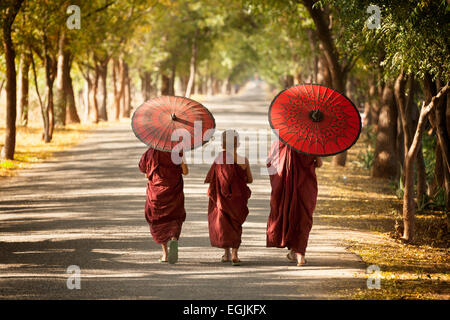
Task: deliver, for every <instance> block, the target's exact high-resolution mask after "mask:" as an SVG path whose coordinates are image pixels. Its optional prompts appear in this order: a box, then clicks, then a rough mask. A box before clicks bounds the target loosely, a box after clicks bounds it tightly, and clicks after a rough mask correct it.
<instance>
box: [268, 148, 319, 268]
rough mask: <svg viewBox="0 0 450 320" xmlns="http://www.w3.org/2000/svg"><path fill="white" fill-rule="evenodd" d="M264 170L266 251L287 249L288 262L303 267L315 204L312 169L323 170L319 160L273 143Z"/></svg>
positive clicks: (313, 170) (313, 173) (314, 182)
mask: <svg viewBox="0 0 450 320" xmlns="http://www.w3.org/2000/svg"><path fill="white" fill-rule="evenodd" d="M277 148H278V152H277ZM267 166H268V167H270V169H269V174H270V184H271V186H272V193H271V195H270V215H269V219H268V221H267V247H278V248H285V247H287V248H288V249H290V252H289V253H288V255H287V258H288V259H289V260H291V261H295V262H297V265H298V266H303V265H305V264H306V263H307V261H306V259H305V251H306V246H307V244H308V238H309V232H310V231H311V227H312V222H313V211H314V209H315V206H316V201H317V178H316V173H315V169H316V168H319V167H321V166H322V159H321V158H320V157H314V156H308V155H304V154H302V153H299V152H297V151H295V150H293V149H291V148H290V147H289V146H287V145H285V144H284V143H282V142H281V141H275V143H274V144H273V145H272V148H271V151H270V155H269V159H268V163H267Z"/></svg>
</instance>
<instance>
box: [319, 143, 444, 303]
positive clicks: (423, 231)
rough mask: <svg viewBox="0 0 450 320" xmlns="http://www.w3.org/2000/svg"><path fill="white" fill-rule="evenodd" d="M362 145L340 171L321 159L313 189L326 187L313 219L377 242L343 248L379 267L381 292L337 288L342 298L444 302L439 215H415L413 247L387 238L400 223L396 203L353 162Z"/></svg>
mask: <svg viewBox="0 0 450 320" xmlns="http://www.w3.org/2000/svg"><path fill="white" fill-rule="evenodd" d="M366 145H367V144H366V139H365V137H364V136H361V139H360V141H359V142H358V143H357V144H356V145H355V146H354V147H353V148H351V149H350V150H349V152H348V158H347V166H346V167H345V168H342V167H334V166H332V165H331V164H330V163H329V161H328V160H327V161H326V162H325V164H324V166H323V168H321V169H319V170H318V171H317V175H318V180H319V185H320V186H321V187H323V188H326V192H323V193H322V196H319V199H318V203H317V208H316V213H318V216H317V219H320V221H321V223H324V224H329V225H334V226H339V227H345V228H347V229H351V230H356V231H361V232H364V233H366V232H370V233H371V234H372V235H376V236H377V239H378V240H377V241H373V238H371V237H368V238H367V239H366V238H364V236H361V238H358V239H348V240H347V243H346V245H347V246H348V249H349V250H350V251H352V252H354V253H356V254H358V255H359V256H360V257H361V258H362V260H363V261H364V262H365V263H367V265H372V264H374V265H377V266H379V267H380V270H381V274H380V276H381V289H360V290H356V291H354V290H343V291H342V292H341V293H342V295H343V296H345V297H347V298H353V299H450V273H449V270H450V259H449V257H450V250H449V249H448V243H447V245H445V238H444V241H442V240H441V241H440V242H437V238H439V236H440V235H439V232H440V228H441V227H442V226H443V225H444V224H445V223H446V219H448V218H447V217H446V215H445V214H444V213H442V212H431V211H428V212H426V213H417V215H416V227H417V239H416V243H415V244H405V243H403V242H402V241H400V240H399V239H394V238H392V237H391V235H392V234H393V233H395V232H394V225H395V221H396V220H400V221H401V219H402V217H401V207H402V202H401V200H399V199H398V198H397V197H396V195H395V191H394V190H393V189H392V188H390V187H389V183H388V180H384V179H373V178H371V177H370V170H368V169H365V168H364V167H363V166H361V164H360V163H358V154H360V153H361V152H362V151H363V150H364V148H367V147H366ZM430 229H433V230H430ZM433 232H434V233H433Z"/></svg>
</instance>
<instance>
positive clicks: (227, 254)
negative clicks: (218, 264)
mask: <svg viewBox="0 0 450 320" xmlns="http://www.w3.org/2000/svg"><path fill="white" fill-rule="evenodd" d="M230 256H231V254H230V248H227V249H225V254H224V255H223V256H222V262H230Z"/></svg>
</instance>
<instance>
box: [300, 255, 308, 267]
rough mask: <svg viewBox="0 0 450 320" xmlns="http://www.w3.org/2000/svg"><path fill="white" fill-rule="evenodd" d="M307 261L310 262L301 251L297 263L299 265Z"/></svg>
mask: <svg viewBox="0 0 450 320" xmlns="http://www.w3.org/2000/svg"><path fill="white" fill-rule="evenodd" d="M307 263H308V262H307V261H306V259H305V255H303V254H301V253H297V265H298V266H304V265H305V264H307Z"/></svg>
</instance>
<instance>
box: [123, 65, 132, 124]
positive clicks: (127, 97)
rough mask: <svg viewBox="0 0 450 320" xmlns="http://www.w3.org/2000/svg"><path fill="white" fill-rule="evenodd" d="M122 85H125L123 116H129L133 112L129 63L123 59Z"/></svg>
mask: <svg viewBox="0 0 450 320" xmlns="http://www.w3.org/2000/svg"><path fill="white" fill-rule="evenodd" d="M122 64H123V72H122V86H123V103H122V107H123V108H122V117H123V118H129V117H130V112H131V83H130V76H129V68H128V64H127V63H126V62H125V61H122Z"/></svg>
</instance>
